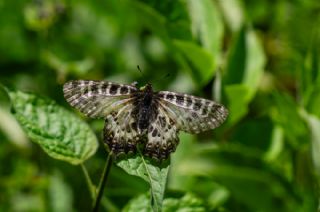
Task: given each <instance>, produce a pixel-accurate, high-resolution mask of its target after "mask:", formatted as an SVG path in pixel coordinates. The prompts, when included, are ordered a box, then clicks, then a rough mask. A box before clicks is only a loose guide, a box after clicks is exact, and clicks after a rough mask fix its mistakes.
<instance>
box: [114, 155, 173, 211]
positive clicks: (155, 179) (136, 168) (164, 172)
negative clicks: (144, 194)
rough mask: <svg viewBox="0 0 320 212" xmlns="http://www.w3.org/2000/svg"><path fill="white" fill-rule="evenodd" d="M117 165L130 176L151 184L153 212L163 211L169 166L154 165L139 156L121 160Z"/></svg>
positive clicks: (166, 164)
mask: <svg viewBox="0 0 320 212" xmlns="http://www.w3.org/2000/svg"><path fill="white" fill-rule="evenodd" d="M117 165H118V166H119V167H121V168H122V169H123V170H125V171H126V172H127V173H128V174H131V175H135V176H138V177H140V178H142V179H143V180H145V181H146V182H148V183H149V184H150V193H151V206H152V208H153V211H161V208H162V201H163V195H164V191H165V187H166V181H167V176H168V171H169V164H168V163H165V164H163V165H161V166H158V165H154V164H152V163H151V162H150V161H149V160H148V159H145V158H143V156H141V155H140V154H139V155H137V156H136V157H134V158H128V159H126V160H121V161H119V162H117Z"/></svg>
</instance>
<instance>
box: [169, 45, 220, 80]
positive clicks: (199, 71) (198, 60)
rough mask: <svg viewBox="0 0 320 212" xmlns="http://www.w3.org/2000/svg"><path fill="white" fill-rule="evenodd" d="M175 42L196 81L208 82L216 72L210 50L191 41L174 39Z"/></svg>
mask: <svg viewBox="0 0 320 212" xmlns="http://www.w3.org/2000/svg"><path fill="white" fill-rule="evenodd" d="M173 44H174V46H175V47H176V48H177V50H178V51H179V52H180V53H181V54H182V56H183V58H184V60H185V61H186V64H187V66H188V69H190V70H191V75H192V76H193V79H194V81H195V82H197V84H199V85H204V84H206V83H208V81H209V80H211V79H212V77H213V75H214V72H215V69H214V66H215V65H214V61H213V57H212V55H211V54H210V52H208V51H207V50H206V49H203V48H201V47H200V46H198V45H197V44H195V43H193V42H190V41H182V40H174V41H173Z"/></svg>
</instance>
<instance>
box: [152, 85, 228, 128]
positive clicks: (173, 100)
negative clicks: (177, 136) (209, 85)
mask: <svg viewBox="0 0 320 212" xmlns="http://www.w3.org/2000/svg"><path fill="white" fill-rule="evenodd" d="M157 96H158V98H159V100H158V102H159V108H161V107H162V108H164V110H165V111H166V113H167V114H168V116H169V117H170V118H171V119H172V120H174V121H175V125H176V126H177V130H182V131H185V132H189V133H199V132H201V131H206V130H210V129H214V128H216V127H218V126H219V125H221V124H222V123H223V122H224V121H225V120H226V118H227V116H228V110H227V109H226V108H225V107H224V106H223V105H221V104H218V103H216V102H214V101H211V100H207V99H202V98H199V97H195V96H191V95H187V94H181V93H175V92H170V91H160V92H158V93H157Z"/></svg>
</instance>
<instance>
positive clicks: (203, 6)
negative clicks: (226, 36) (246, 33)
mask: <svg viewBox="0 0 320 212" xmlns="http://www.w3.org/2000/svg"><path fill="white" fill-rule="evenodd" d="M187 5H188V9H189V14H190V18H191V28H192V29H191V30H192V33H193V35H194V36H195V37H196V38H197V40H200V41H201V43H202V45H203V46H204V47H205V48H206V49H207V50H208V51H209V52H211V54H212V56H213V57H214V58H215V60H217V59H218V56H219V53H220V50H221V45H222V37H223V22H222V18H221V15H220V11H219V10H218V9H217V7H216V5H215V3H214V2H213V1H211V0H202V1H194V0H187ZM199 14H201V15H199Z"/></svg>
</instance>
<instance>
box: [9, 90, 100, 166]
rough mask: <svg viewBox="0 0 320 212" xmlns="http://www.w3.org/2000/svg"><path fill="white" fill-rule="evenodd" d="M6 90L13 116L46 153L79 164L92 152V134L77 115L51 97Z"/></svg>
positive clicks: (93, 143) (94, 140)
mask: <svg viewBox="0 0 320 212" xmlns="http://www.w3.org/2000/svg"><path fill="white" fill-rule="evenodd" d="M8 93H9V96H10V99H11V102H12V112H13V114H14V116H15V117H16V119H17V120H18V121H19V123H20V124H21V126H22V127H23V129H24V130H25V132H26V133H27V135H28V136H29V138H30V139H31V140H33V141H34V142H37V143H38V144H39V145H40V146H41V147H42V148H43V150H44V151H45V152H46V153H47V154H48V155H50V156H51V157H53V158H55V159H59V160H64V161H67V162H69V163H71V164H79V163H83V162H84V161H85V160H87V159H88V158H89V157H91V156H92V155H93V154H94V153H95V152H96V150H97V147H98V142H97V138H96V136H95V135H94V133H93V132H92V131H91V129H90V128H89V126H88V125H87V124H86V123H84V122H82V121H81V120H80V119H79V118H78V117H77V116H75V115H73V114H72V113H70V112H68V111H67V110H65V109H64V108H62V107H60V106H58V105H57V104H56V103H55V102H53V101H51V100H47V99H43V98H40V97H36V96H35V95H33V94H27V93H22V92H20V91H9V92H8Z"/></svg>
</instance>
